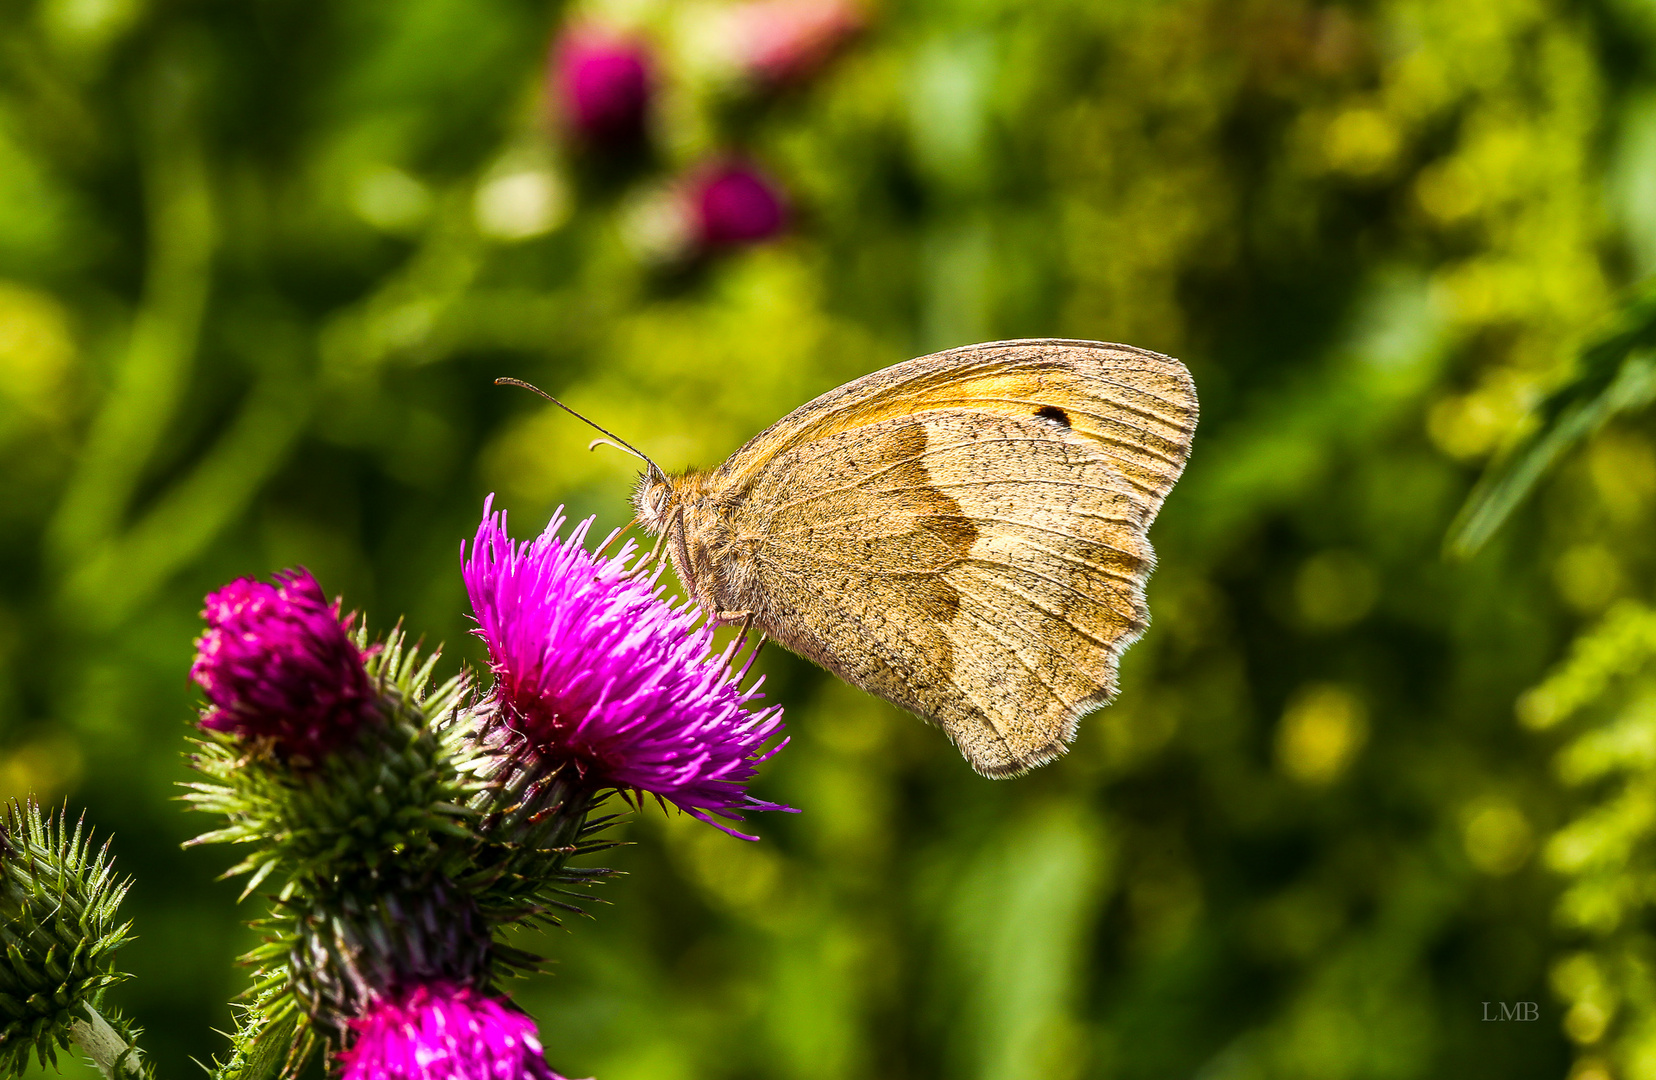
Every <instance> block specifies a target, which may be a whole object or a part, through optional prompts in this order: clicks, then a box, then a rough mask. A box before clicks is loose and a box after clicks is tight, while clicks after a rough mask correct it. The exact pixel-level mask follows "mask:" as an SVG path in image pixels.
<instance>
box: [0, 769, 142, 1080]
mask: <svg viewBox="0 0 1656 1080" xmlns="http://www.w3.org/2000/svg"><path fill="white" fill-rule="evenodd" d="M4 830H5V837H4V842H3V844H0V944H3V945H4V949H5V956H4V958H3V959H0V1073H5V1074H16V1073H19V1072H21V1071H22V1070H23V1067H24V1065H25V1064H26V1062H27V1060H28V1058H29V1055H30V1052H31V1051H33V1053H34V1055H35V1056H36V1057H38V1058H39V1060H40V1062H41V1064H42V1065H44V1064H45V1063H46V1062H48V1061H51V1062H53V1063H54V1064H55V1063H56V1061H57V1053H56V1050H57V1047H63V1048H65V1049H67V1048H68V1046H69V1037H70V1029H71V1026H72V1025H73V1024H75V1023H76V1022H84V1021H86V1020H87V1019H88V1014H87V1012H86V1008H87V1006H89V1005H91V1006H95V1005H97V1003H98V1001H99V999H100V998H101V997H102V996H103V991H104V989H105V988H106V987H108V986H109V985H110V984H112V983H116V982H119V981H121V980H122V979H124V978H125V977H126V976H125V975H123V974H121V973H119V972H117V971H115V969H114V967H113V955H112V954H113V953H114V952H115V950H116V949H118V948H120V947H121V946H122V945H123V944H125V943H126V941H127V940H128V934H127V931H128V930H129V929H130V927H131V924H130V923H118V922H117V921H116V919H117V916H118V909H119V907H120V903H121V898H122V897H123V896H125V895H126V891H127V887H128V885H129V884H130V882H129V881H127V880H126V879H118V878H116V877H115V875H114V871H113V869H112V868H111V865H110V859H109V845H108V843H107V842H105V844H104V845H103V846H102V847H99V848H94V847H93V846H92V838H91V835H90V833H88V832H87V831H86V830H85V829H84V828H83V827H82V824H81V823H80V822H77V823H76V824H75V826H74V828H73V829H70V828H69V826H68V822H67V820H66V819H65V816H64V815H63V814H61V813H60V814H59V815H57V816H56V817H46V816H44V815H42V814H41V812H40V807H39V806H37V805H36V804H35V803H33V802H30V803H29V804H28V805H27V806H26V807H25V806H19V805H18V804H17V803H16V802H13V803H11V804H10V806H8V807H7V809H6V812H5V814H4Z"/></svg>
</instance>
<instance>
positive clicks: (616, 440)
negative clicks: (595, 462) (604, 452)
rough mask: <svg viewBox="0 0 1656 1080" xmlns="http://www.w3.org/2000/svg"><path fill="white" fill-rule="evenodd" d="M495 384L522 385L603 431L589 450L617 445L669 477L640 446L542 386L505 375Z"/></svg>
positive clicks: (619, 448)
mask: <svg viewBox="0 0 1656 1080" xmlns="http://www.w3.org/2000/svg"><path fill="white" fill-rule="evenodd" d="M495 385H496V386H520V387H522V388H523V389H525V390H529V391H532V392H533V393H536V394H539V395H540V396H541V397H543V398H545V399H546V400H547V401H550V402H551V403H552V404H554V405H556V406H557V407H558V408H560V409H562V410H563V411H564V412H566V413H568V414H569V415H570V416H573V417H574V418H575V419H577V420H579V421H580V422H581V423H583V424H585V425H586V426H587V427H589V428H591V429H592V430H594V431H596V432H599V433H601V434H602V435H603V436H604V438H602V439H594V440H592V441H591V442H590V443H587V449H588V450H591V449H593V448H594V447H596V446H598V445H599V444H601V443H604V444H608V445H610V446H613V447H615V448H616V449H617V450H622V451H625V452H626V453H629V454H631V455H632V456H633V457H635V458H637V459H638V460H640V461H642V462H643V463H644V464H646V465H648V466H649V467H650V471H651V472H653V473H655V474H656V476H657V477H659V478H660V479H661V480H663V481H665V480H666V479H667V474H666V473H665V472H663V471H662V469H661V466H660V465H657V464H656V463H655V462H653V461H651V460H650V458H649V455H647V454H645V453H644V451H642V450H640V449H639V448H638V447H636V446H634V445H633V444H632V443H630V442H628V441H627V440H626V439H623V438H622V437H621V436H619V435H617V434H616V433H615V432H613V431H610V430H609V429H608V428H605V427H602V426H600V425H599V424H596V423H594V422H593V421H592V420H589V419H588V418H587V417H585V416H582V415H581V414H580V413H578V412H576V411H575V410H574V409H571V408H570V407H569V406H568V405H565V404H564V403H563V402H561V401H559V400H558V399H557V398H555V397H553V396H552V395H551V394H548V393H547V392H546V391H545V390H542V389H541V388H540V387H538V386H536V385H535V384H534V383H526V382H524V381H523V380H522V379H512V378H507V377H505V376H502V377H501V378H498V379H496V380H495Z"/></svg>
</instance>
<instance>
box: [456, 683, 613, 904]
mask: <svg viewBox="0 0 1656 1080" xmlns="http://www.w3.org/2000/svg"><path fill="white" fill-rule="evenodd" d="M487 708H488V706H487V704H486V703H485V705H484V706H482V707H474V708H471V709H466V710H463V711H462V713H461V722H462V723H464V724H466V725H467V726H469V727H470V728H471V729H472V730H473V731H474V733H475V734H474V735H473V740H474V742H475V743H476V744H478V745H480V746H486V747H489V750H488V751H487V752H486V753H483V754H480V755H478V756H477V757H475V758H474V759H473V760H472V767H473V768H474V769H476V770H477V773H478V776H479V777H480V778H481V779H482V780H484V781H485V785H484V786H483V787H482V788H481V790H479V791H478V792H477V793H476V795H474V796H473V799H472V802H471V809H472V810H473V811H474V813H475V814H476V824H475V828H476V830H477V832H478V833H479V834H480V837H481V839H482V840H483V846H482V847H481V848H480V849H479V851H478V852H477V855H476V857H475V860H474V864H473V865H474V872H473V874H472V875H471V877H470V878H469V879H468V880H467V884H468V885H470V886H472V888H473V891H474V894H475V895H476V896H477V899H478V903H479V906H480V907H481V909H482V910H483V911H484V912H485V913H486V914H487V915H488V916H489V918H490V919H491V920H493V921H496V922H501V923H532V922H548V923H556V922H557V919H556V918H554V917H553V916H552V914H551V910H550V909H561V910H564V911H569V912H575V913H579V912H580V910H581V909H580V908H578V907H576V906H575V905H573V904H571V903H569V902H568V900H569V899H584V900H591V899H593V898H592V897H590V896H587V895H585V894H582V893H575V892H570V891H569V890H568V888H567V887H568V886H571V885H583V886H584V885H590V884H593V883H595V882H596V881H597V880H598V879H601V878H603V877H605V876H607V875H608V874H609V873H610V871H609V870H608V869H605V868H602V867H582V868H574V867H570V866H568V865H566V864H567V863H568V861H569V860H570V859H571V858H573V857H575V856H577V855H587V854H591V853H593V852H596V851H602V850H605V849H607V848H611V847H614V846H615V844H614V843H613V842H609V841H599V840H595V839H594V838H593V837H594V836H595V834H596V833H598V832H600V831H602V830H603V829H604V827H605V826H607V825H608V824H610V823H611V822H612V821H614V816H613V815H611V816H606V817H603V818H597V819H591V820H589V818H588V815H589V814H590V813H591V812H592V810H593V809H594V808H595V807H596V806H597V805H598V804H599V803H601V802H602V801H603V798H604V793H603V792H601V791H596V790H594V788H593V787H592V785H591V784H590V783H587V782H586V781H584V780H583V779H582V778H581V777H580V776H579V775H578V773H577V770H576V768H575V766H574V765H572V764H567V763H565V764H562V765H559V766H554V767H552V768H550V769H548V768H547V767H545V766H544V765H541V764H540V763H538V762H537V760H536V758H535V757H534V755H532V754H529V753H526V752H524V751H523V749H522V748H521V747H518V746H516V745H514V740H516V739H518V738H520V737H519V736H516V735H515V733H513V732H511V731H509V730H508V729H506V728H505V727H504V726H497V725H493V724H491V723H490V718H489V716H488V713H487V712H486V710H487Z"/></svg>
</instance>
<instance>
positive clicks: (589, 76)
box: [551, 26, 654, 146]
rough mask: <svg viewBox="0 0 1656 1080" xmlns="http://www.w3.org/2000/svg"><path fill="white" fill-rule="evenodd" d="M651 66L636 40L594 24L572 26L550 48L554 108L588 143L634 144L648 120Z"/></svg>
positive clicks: (641, 45)
mask: <svg viewBox="0 0 1656 1080" xmlns="http://www.w3.org/2000/svg"><path fill="white" fill-rule="evenodd" d="M652 67H653V64H652V62H651V56H650V52H649V50H648V49H647V48H646V47H645V45H644V44H643V43H642V42H640V41H636V40H632V39H629V38H626V37H622V36H620V35H618V34H616V33H614V32H612V31H608V30H604V29H601V28H598V27H591V26H586V27H576V28H574V29H571V30H569V31H567V32H565V33H564V35H563V36H562V37H560V38H559V39H558V42H557V44H556V45H554V46H553V48H552V83H551V91H552V94H553V99H554V100H553V104H554V107H555V108H556V110H557V111H558V113H559V114H560V115H561V116H562V117H563V118H564V121H565V123H567V124H568V125H569V128H570V130H571V131H573V132H574V134H575V135H576V136H577V137H579V138H581V139H583V140H585V141H587V142H590V143H594V144H599V145H605V146H619V145H624V144H627V143H635V142H638V141H639V140H641V139H642V138H643V137H644V128H645V124H646V122H647V121H648V119H649V111H650V97H651V92H652V89H653V83H654V78H653V75H652Z"/></svg>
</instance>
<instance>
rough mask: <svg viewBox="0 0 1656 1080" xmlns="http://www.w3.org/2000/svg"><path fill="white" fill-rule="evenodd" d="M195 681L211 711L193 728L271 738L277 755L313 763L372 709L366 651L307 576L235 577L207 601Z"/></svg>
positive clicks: (306, 573)
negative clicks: (273, 578)
mask: <svg viewBox="0 0 1656 1080" xmlns="http://www.w3.org/2000/svg"><path fill="white" fill-rule="evenodd" d="M201 615H202V618H204V619H206V620H207V632H206V633H204V634H202V635H201V637H199V638H197V639H196V658H195V663H194V664H192V665H191V666H190V678H192V679H194V680H195V681H196V682H197V683H198V684H199V685H200V686H201V689H202V690H203V691H204V692H205V693H206V695H207V701H208V705H209V708H208V709H207V710H206V711H205V712H204V713H203V714H202V716H201V720H200V724H201V726H202V727H204V728H207V729H208V730H210V731H227V732H231V733H233V734H235V735H237V736H238V737H240V738H243V739H249V740H268V741H269V742H271V743H272V744H273V745H274V746H275V748H276V751H277V752H278V753H279V754H281V755H282V756H284V757H286V756H289V755H298V756H301V757H304V758H307V759H309V760H311V761H318V760H320V759H321V757H322V756H323V755H326V754H327V753H329V752H330V751H332V750H334V749H336V748H337V747H338V746H339V745H340V744H341V743H342V742H343V741H344V740H346V739H348V738H349V737H350V736H351V735H353V734H354V733H355V731H356V729H357V727H358V726H359V725H360V724H361V723H362V722H363V721H364V720H365V719H366V718H368V717H369V716H371V715H373V713H374V710H375V709H376V707H377V696H376V695H375V693H374V689H373V686H372V684H371V682H370V680H369V678H368V671H367V669H366V668H365V667H364V666H363V653H362V650H361V649H358V648H357V646H356V643H355V642H353V641H352V640H351V638H350V634H349V632H348V631H349V626H350V619H349V618H346V619H344V620H341V618H340V615H339V604H338V603H337V602H336V603H332V604H330V603H329V602H328V598H327V597H326V596H324V595H323V593H322V587H321V586H320V585H318V584H317V583H316V579H315V578H314V577H312V576H311V574H310V571H308V570H305V569H302V568H301V569H298V570H289V571H286V572H284V573H280V574H277V575H276V584H274V585H267V584H265V583H264V582H261V581H254V580H252V579H250V578H238V579H236V580H235V581H232V582H231V583H230V584H228V585H226V586H225V587H224V588H222V589H220V590H218V591H217V592H215V593H213V594H211V595H210V596H208V597H207V603H206V608H205V609H204V610H203V611H202V613H201Z"/></svg>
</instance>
